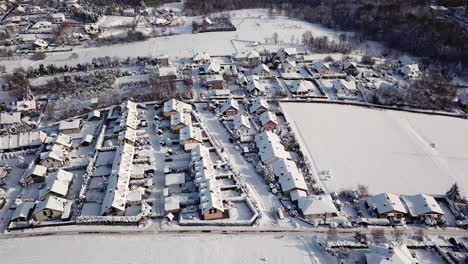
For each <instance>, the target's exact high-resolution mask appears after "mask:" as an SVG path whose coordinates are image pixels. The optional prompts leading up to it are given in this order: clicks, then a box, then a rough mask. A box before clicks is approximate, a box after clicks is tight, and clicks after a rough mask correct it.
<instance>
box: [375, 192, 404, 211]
mask: <svg viewBox="0 0 468 264" xmlns="http://www.w3.org/2000/svg"><path fill="white" fill-rule="evenodd" d="M367 204H368V205H369V206H370V207H375V209H377V212H378V213H379V214H385V213H391V212H394V211H395V212H399V213H405V214H406V213H407V211H406V208H405V206H404V205H403V203H402V202H401V200H400V197H398V195H395V194H393V193H381V194H378V195H374V196H372V197H368V198H367Z"/></svg>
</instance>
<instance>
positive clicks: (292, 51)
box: [276, 48, 297, 57]
mask: <svg viewBox="0 0 468 264" xmlns="http://www.w3.org/2000/svg"><path fill="white" fill-rule="evenodd" d="M296 54H297V51H296V48H280V49H279V50H278V51H277V52H276V55H277V56H278V57H283V56H292V55H296Z"/></svg>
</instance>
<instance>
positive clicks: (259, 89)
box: [247, 75, 265, 95]
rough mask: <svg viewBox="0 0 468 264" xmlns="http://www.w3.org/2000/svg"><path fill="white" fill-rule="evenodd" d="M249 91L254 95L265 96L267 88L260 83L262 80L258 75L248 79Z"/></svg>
mask: <svg viewBox="0 0 468 264" xmlns="http://www.w3.org/2000/svg"><path fill="white" fill-rule="evenodd" d="M247 91H248V92H249V93H250V94H252V95H262V94H265V86H263V84H262V83H261V82H260V78H259V77H258V76H257V75H250V76H248V77H247Z"/></svg>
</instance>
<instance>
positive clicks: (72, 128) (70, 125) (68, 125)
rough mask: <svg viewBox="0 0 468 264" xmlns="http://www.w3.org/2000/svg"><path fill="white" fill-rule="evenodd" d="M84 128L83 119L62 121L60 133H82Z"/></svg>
mask: <svg viewBox="0 0 468 264" xmlns="http://www.w3.org/2000/svg"><path fill="white" fill-rule="evenodd" d="M82 127H83V120H81V119H73V120H67V121H61V122H60V123H59V131H60V132H61V133H63V134H75V133H80V131H81V128H82Z"/></svg>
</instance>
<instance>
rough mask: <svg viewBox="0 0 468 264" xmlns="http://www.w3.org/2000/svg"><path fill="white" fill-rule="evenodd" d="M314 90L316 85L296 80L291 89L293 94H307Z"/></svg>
mask: <svg viewBox="0 0 468 264" xmlns="http://www.w3.org/2000/svg"><path fill="white" fill-rule="evenodd" d="M314 89H315V87H314V84H313V83H312V82H310V81H306V80H295V81H294V82H293V83H292V85H291V88H290V90H291V92H292V93H306V92H309V91H313V90H314Z"/></svg>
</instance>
